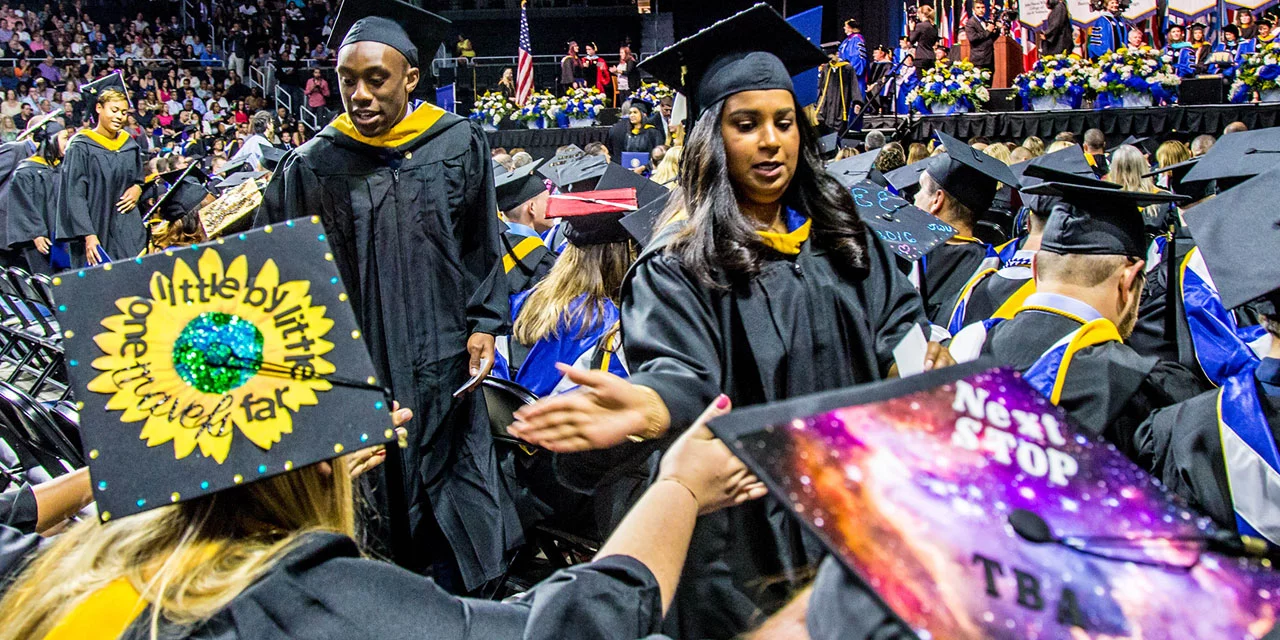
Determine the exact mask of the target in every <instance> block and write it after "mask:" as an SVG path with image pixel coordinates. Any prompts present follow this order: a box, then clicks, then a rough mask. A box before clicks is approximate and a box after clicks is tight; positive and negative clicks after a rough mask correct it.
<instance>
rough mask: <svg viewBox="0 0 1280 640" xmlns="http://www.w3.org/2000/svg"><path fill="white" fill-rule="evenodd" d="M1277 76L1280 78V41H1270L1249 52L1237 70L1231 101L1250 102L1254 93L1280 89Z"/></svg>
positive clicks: (1232, 86)
mask: <svg viewBox="0 0 1280 640" xmlns="http://www.w3.org/2000/svg"><path fill="white" fill-rule="evenodd" d="M1277 78H1280V43H1276V42H1268V43H1267V44H1265V45H1263V47H1262V48H1261V49H1259V50H1258V51H1257V52H1255V53H1252V54H1249V56H1248V57H1246V58H1245V59H1244V62H1243V63H1241V64H1240V68H1239V69H1237V70H1236V80H1235V82H1234V83H1232V85H1231V101H1232V102H1235V103H1241V102H1248V101H1249V100H1251V99H1253V94H1254V93H1259V94H1263V93H1266V92H1269V91H1276V90H1280V82H1277V80H1276V79H1277Z"/></svg>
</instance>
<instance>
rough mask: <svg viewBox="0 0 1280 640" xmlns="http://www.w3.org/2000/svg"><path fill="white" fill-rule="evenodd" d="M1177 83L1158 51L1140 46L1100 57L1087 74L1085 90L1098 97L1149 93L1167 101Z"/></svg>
mask: <svg viewBox="0 0 1280 640" xmlns="http://www.w3.org/2000/svg"><path fill="white" fill-rule="evenodd" d="M1181 82H1182V79H1181V78H1179V77H1178V75H1177V74H1176V73H1174V71H1173V67H1172V66H1171V65H1170V63H1169V61H1168V60H1166V59H1165V57H1164V56H1162V55H1161V54H1160V52H1159V51H1157V50H1155V49H1152V48H1151V47H1148V46H1142V47H1138V48H1136V49H1129V48H1120V49H1116V50H1115V51H1109V52H1107V53H1105V54H1103V55H1102V56H1101V57H1100V58H1098V60H1097V61H1096V62H1095V64H1094V67H1093V69H1092V70H1091V73H1090V77H1089V88H1090V89H1092V90H1093V91H1095V92H1097V93H1098V95H1099V97H1103V96H1110V97H1117V96H1124V95H1126V94H1147V93H1149V94H1151V95H1152V96H1154V97H1155V98H1156V99H1157V100H1161V101H1171V100H1172V98H1173V92H1174V91H1176V90H1177V87H1178V85H1179V84H1180V83H1181Z"/></svg>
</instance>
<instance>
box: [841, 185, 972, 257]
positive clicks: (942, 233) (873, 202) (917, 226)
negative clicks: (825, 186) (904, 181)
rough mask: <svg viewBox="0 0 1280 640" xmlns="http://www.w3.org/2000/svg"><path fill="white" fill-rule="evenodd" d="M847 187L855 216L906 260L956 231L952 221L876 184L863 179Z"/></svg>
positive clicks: (941, 242)
mask: <svg viewBox="0 0 1280 640" xmlns="http://www.w3.org/2000/svg"><path fill="white" fill-rule="evenodd" d="M850 191H851V192H852V194H853V201H854V204H855V205H857V207H858V216H859V217H860V218H861V219H862V221H863V222H864V223H866V225H867V226H868V227H871V231H872V232H873V233H875V235H876V238H878V239H879V240H880V241H881V242H883V243H885V244H886V245H888V247H889V248H890V249H892V250H893V252H894V253H896V254H898V255H900V256H902V257H903V258H905V259H906V260H908V261H915V260H919V259H920V257H921V256H923V255H925V254H926V253H929V252H930V251H932V250H934V249H935V248H936V247H937V246H938V245H941V244H943V243H944V242H946V241H947V240H950V239H951V237H952V236H954V235H956V230H955V228H953V227H952V226H951V225H949V224H947V223H945V222H943V221H942V220H940V219H939V218H937V217H936V216H934V215H932V214H930V213H928V212H927V211H924V210H922V209H919V208H917V207H916V206H915V205H913V204H911V203H909V202H907V201H906V200H903V199H902V198H899V197H898V196H895V195H893V194H892V193H889V192H888V191H886V190H885V189H884V187H882V186H880V185H878V184H875V183H873V182H862V183H860V184H857V185H854V186H853V188H852V189H850Z"/></svg>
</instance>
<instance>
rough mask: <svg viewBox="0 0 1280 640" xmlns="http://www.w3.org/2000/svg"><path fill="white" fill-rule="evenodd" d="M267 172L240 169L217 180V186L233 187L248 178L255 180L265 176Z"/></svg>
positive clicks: (221, 187) (223, 187)
mask: <svg viewBox="0 0 1280 640" xmlns="http://www.w3.org/2000/svg"><path fill="white" fill-rule="evenodd" d="M267 173H268V172H266V171H240V172H238V173H233V174H231V175H229V176H227V177H226V178H223V179H222V180H220V181H219V182H218V188H219V189H233V188H235V187H238V186H240V185H242V184H244V183H246V182H248V181H250V180H257V179H258V178H262V177H265V176H266V175H267Z"/></svg>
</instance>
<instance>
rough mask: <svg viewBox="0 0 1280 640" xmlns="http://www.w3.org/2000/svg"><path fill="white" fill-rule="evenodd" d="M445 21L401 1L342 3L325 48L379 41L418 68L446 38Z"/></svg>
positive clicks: (446, 23)
mask: <svg viewBox="0 0 1280 640" xmlns="http://www.w3.org/2000/svg"><path fill="white" fill-rule="evenodd" d="M450 24H453V23H452V22H451V21H449V20H448V19H446V18H443V17H441V16H438V15H436V14H434V13H431V12H430V11H427V10H425V9H422V8H419V7H418V6H417V5H414V4H410V3H408V2H401V1H400V0H342V6H340V7H339V8H338V18H337V19H336V20H334V23H333V32H332V33H331V34H329V43H328V45H327V46H328V48H329V49H332V50H333V51H338V50H339V49H341V48H342V47H345V46H347V45H349V44H354V43H357V42H379V43H382V44H385V45H387V46H388V47H391V48H392V49H395V50H396V51H399V52H400V54H401V55H403V56H404V57H405V59H406V60H408V61H409V66H411V67H417V66H419V64H420V63H421V62H422V56H423V55H431V53H432V52H434V51H435V48H436V44H437V43H440V42H443V41H444V39H445V33H444V29H445V28H446V27H447V26H448V25H450Z"/></svg>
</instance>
